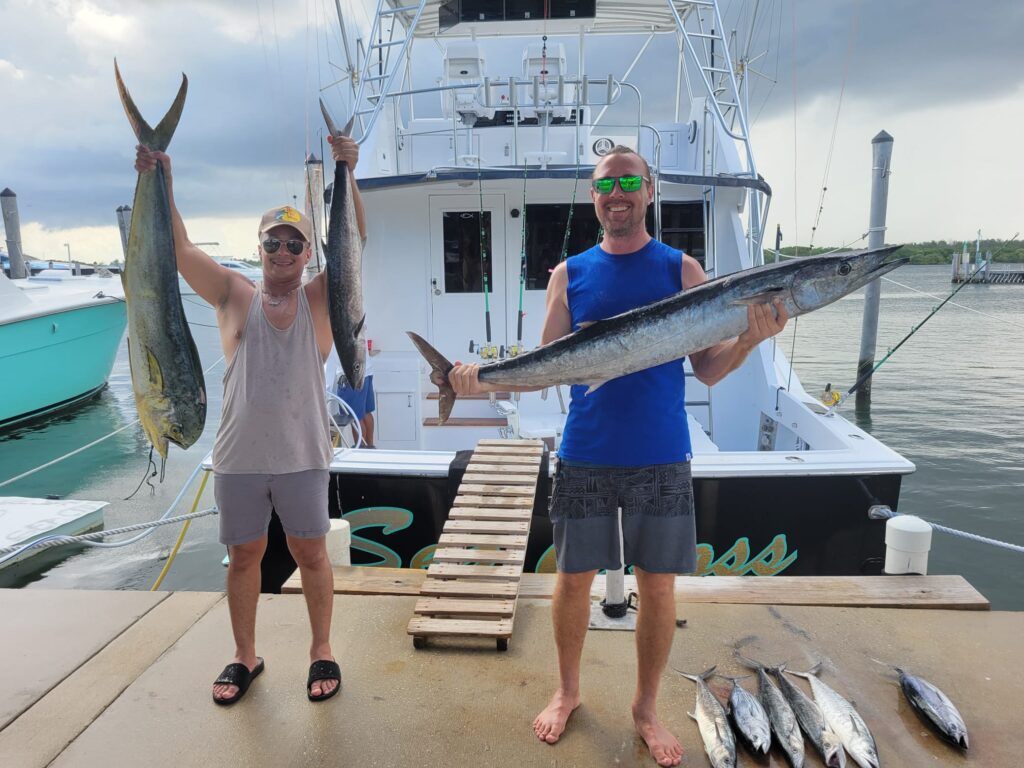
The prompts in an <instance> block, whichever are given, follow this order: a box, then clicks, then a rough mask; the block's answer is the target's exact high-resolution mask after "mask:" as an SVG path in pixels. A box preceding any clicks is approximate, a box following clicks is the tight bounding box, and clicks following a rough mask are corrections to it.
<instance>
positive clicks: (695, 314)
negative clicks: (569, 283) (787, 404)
mask: <svg viewBox="0 0 1024 768" xmlns="http://www.w3.org/2000/svg"><path fill="white" fill-rule="evenodd" d="M332 209H333V202H332ZM332 219H333V217H332ZM899 247H900V246H886V247H884V248H874V249H870V250H863V251H847V252H843V253H835V254H827V255H820V256H807V257H804V258H801V259H793V260H790V261H785V262H781V263H777V264H766V265H764V266H760V267H754V268H752V269H746V270H743V271H742V272H736V273H734V274H731V275H726V276H724V277H720V278H716V279H715V280H709V281H708V282H706V283H702V284H700V285H698V286H694V287H693V288H689V289H687V290H684V291H681V292H680V293H677V294H675V295H673V296H669V297H667V298H665V299H661V300H660V301H656V302H653V303H651V304H647V305H645V306H642V307H638V308H636V309H633V310H630V311H629V312H624V313H622V314H619V315H615V316H614V317H609V318H607V319H605V320H599V321H597V322H594V323H589V324H586V325H584V326H582V327H581V328H580V329H579V330H578V331H576V332H574V333H571V334H569V335H567V336H563V337H562V338H560V339H557V340H555V341H552V342H551V343H549V344H545V345H543V346H541V347H538V348H537V349H534V350H532V351H530V352H527V353H525V354H522V355H518V356H516V357H511V358H509V359H507V360H502V361H500V362H495V363H488V364H486V365H482V366H480V375H479V380H480V381H481V382H484V383H489V384H494V385H498V386H507V387H532V388H538V389H539V388H543V387H549V386H553V385H556V384H585V385H588V386H589V389H588V390H587V394H589V393H591V392H593V391H594V390H595V389H597V388H598V387H600V386H601V385H602V384H604V383H605V382H607V381H609V380H610V379H614V378H616V377H619V376H625V375H627V374H630V373H634V372H635V371H640V370H643V369H645V368H651V367H653V366H656V365H662V364H663V363H667V362H670V361H672V360H680V359H682V358H684V357H686V356H687V355H690V354H693V353H694V352H699V351H700V350H703V349H707V348H708V347H711V346H714V345H715V344H719V343H721V342H723V341H726V340H727V339H731V338H733V337H735V336H738V335H739V334H741V333H743V332H744V331H745V330H747V326H748V318H747V307H748V305H752V304H770V303H772V302H773V301H778V302H780V303H781V304H782V306H784V307H785V308H786V311H787V312H788V314H789V316H790V317H797V316H799V315H803V314H807V313H808V312H812V311H814V310H816V309H819V308H821V307H824V306H826V305H828V304H831V303H832V302H834V301H836V300H838V299H840V298H842V297H843V296H845V295H847V294H848V293H852V292H853V291H855V290H857V289H858V288H860V287H862V286H864V285H866V284H867V283H869V282H871V281H873V280H876V279H878V278H879V277H881V276H882V275H884V274H886V273H887V272H890V271H891V270H893V269H895V268H896V267H898V266H900V265H902V264H905V263H906V262H907V261H909V259H895V260H893V261H886V259H887V258H888V257H889V256H890V255H891V254H892V253H893V252H894V251H895V250H896V249H897V248H899ZM408 335H409V337H410V338H411V339H412V341H413V343H414V344H415V345H416V347H417V349H419V351H420V354H422V355H423V357H424V358H426V360H427V362H428V363H429V364H430V366H431V369H432V370H431V374H430V380H431V381H432V382H433V383H434V384H435V385H436V386H437V388H438V390H439V403H438V415H439V421H440V423H442V424H443V423H444V422H445V421H446V420H447V419H448V416H449V415H450V414H451V410H452V407H453V406H454V404H455V397H456V396H455V391H454V390H453V389H452V387H451V385H450V384H449V383H448V373H449V371H451V369H452V367H453V366H452V364H451V363H450V362H449V361H448V360H446V359H445V357H444V356H443V355H442V354H441V353H440V352H438V351H437V350H436V349H434V348H433V347H432V346H431V345H430V344H429V343H427V342H426V341H425V340H424V339H422V338H421V337H420V336H418V335H417V334H415V333H413V332H411V331H409V332H408Z"/></svg>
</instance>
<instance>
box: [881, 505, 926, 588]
mask: <svg viewBox="0 0 1024 768" xmlns="http://www.w3.org/2000/svg"><path fill="white" fill-rule="evenodd" d="M931 548H932V527H931V525H930V524H929V523H927V522H925V521H924V520H922V519H921V518H919V517H914V515H896V516H895V517H890V518H889V520H888V521H887V522H886V524H885V569H884V570H885V573H887V574H889V575H894V574H907V573H915V574H920V575H922V576H925V575H927V574H928V552H929V551H930V550H931Z"/></svg>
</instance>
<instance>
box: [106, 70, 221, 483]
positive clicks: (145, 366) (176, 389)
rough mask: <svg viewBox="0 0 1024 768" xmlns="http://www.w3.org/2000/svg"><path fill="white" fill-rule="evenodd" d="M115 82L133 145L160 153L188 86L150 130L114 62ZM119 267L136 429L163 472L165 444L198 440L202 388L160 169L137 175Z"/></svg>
mask: <svg viewBox="0 0 1024 768" xmlns="http://www.w3.org/2000/svg"><path fill="white" fill-rule="evenodd" d="M114 77H115V79H116V81H117V90H118V93H119V94H120V96H121V103H122V104H123V105H124V111H125V113H126V114H127V115H128V121H129V122H130V123H131V126H132V130H133V131H134V132H135V136H136V137H137V138H138V140H139V143H140V144H142V145H144V146H146V147H148V148H149V149H151V150H159V151H161V152H163V151H164V150H166V149H167V146H168V145H169V144H170V142H171V137H172V136H173V135H174V130H175V128H177V126H178V120H179V118H180V117H181V111H182V109H183V108H184V106H185V93H186V92H187V90H188V78H187V77H185V75H184V74H182V76H181V87H180V88H179V89H178V95H177V97H176V98H175V99H174V103H173V104H171V108H170V109H169V110H168V111H167V114H166V115H164V118H163V119H162V120H161V121H160V123H159V124H158V125H157V126H156V128H151V127H150V126H149V124H148V123H147V122H146V121H145V119H143V117H142V115H141V113H140V112H139V109H138V107H136V106H135V102H134V101H132V97H131V95H130V94H129V93H128V89H127V88H125V85H124V82H123V81H122V79H121V72H120V70H118V67H117V62H116V61H115V62H114ZM124 262H125V264H124V269H123V270H122V271H121V281H122V283H123V285H124V295H125V301H126V302H127V304H128V359H129V366H130V368H131V376H132V390H133V391H134V393H135V403H136V406H137V407H138V411H139V420H140V421H141V422H142V428H143V430H145V432H146V436H147V437H148V438H149V441H150V443H152V445H153V447H154V448H156V450H157V451H158V452H159V454H160V458H161V459H162V463H163V464H164V465H166V463H167V449H168V444H169V443H174V444H175V445H177V446H179V447H181V448H188V447H189V446H191V445H192V444H193V443H195V441H196V440H198V439H199V436H200V435H201V434H202V433H203V427H204V426H205V424H206V385H205V381H204V378H203V368H202V364H201V362H200V360H199V352H198V350H197V349H196V344H195V341H194V340H193V339H192V334H191V332H190V331H189V327H188V321H187V319H186V317H185V309H184V307H183V306H182V304H181V294H180V292H179V291H178V263H177V260H176V258H175V253H174V234H173V231H172V226H171V207H170V201H169V199H168V196H167V182H166V179H165V176H164V170H163V166H162V165H161V164H159V163H157V167H156V170H155V171H153V172H151V173H141V174H139V178H138V182H137V183H136V185H135V198H134V201H133V202H132V222H131V230H130V232H129V235H128V250H127V253H126V254H125V259H124ZM162 476H163V473H162V471H161V478H162Z"/></svg>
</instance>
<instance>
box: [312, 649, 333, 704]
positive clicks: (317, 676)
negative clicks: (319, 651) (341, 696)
mask: <svg viewBox="0 0 1024 768" xmlns="http://www.w3.org/2000/svg"><path fill="white" fill-rule="evenodd" d="M321 680H337V681H338V684H337V685H336V686H335V688H334V690H333V691H331V692H330V693H324V694H321V695H320V696H314V695H313V692H312V690H311V689H312V687H313V683H316V682H318V681H321ZM340 690H341V667H339V666H338V662H336V661H332V660H330V659H320V660H319V661H314V662H313V663H312V664H310V665H309V679H307V680H306V696H308V697H309V700H310V701H326V700H327V699H329V698H331V696H333V695H334V694H336V693H337V692H338V691H340Z"/></svg>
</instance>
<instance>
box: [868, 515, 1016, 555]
mask: <svg viewBox="0 0 1024 768" xmlns="http://www.w3.org/2000/svg"><path fill="white" fill-rule="evenodd" d="M901 515H903V513H901V512H894V511H893V510H891V509H890V508H889V507H886V506H884V505H879V506H876V507H872V508H871V517H872V518H874V519H876V520H888V519H889V518H893V517H900V516H901ZM914 517H917V515H914ZM920 519H922V520H924V518H923V517H922V518H920ZM925 522H926V523H928V525H930V526H931V527H932V528H934V529H935V530H936V531H942V532H943V533H948V534H949V535H951V536H959V537H960V538H962V539H969V540H970V541H977V542H979V543H981V544H991V545H992V546H993V547H999V548H1001V549H1008V550H1010V551H1011V552H1020V553H1024V547H1022V546H1020V545H1019V544H1011V543H1009V542H1008V541H1000V540H999V539H991V538H989V537H988V536H979V535H978V534H976V533H968V532H967V531H959V530H957V529H956V528H949V527H948V526H945V525H939V524H938V523H933V522H932V521H931V520H925Z"/></svg>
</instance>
